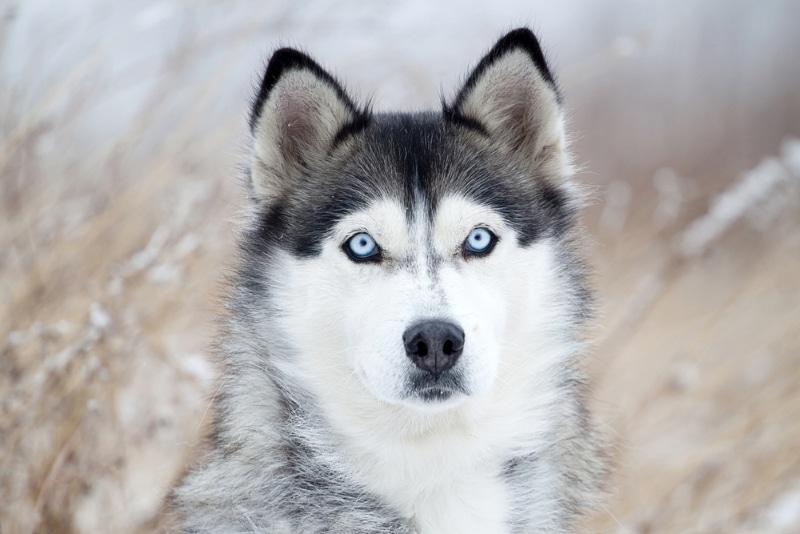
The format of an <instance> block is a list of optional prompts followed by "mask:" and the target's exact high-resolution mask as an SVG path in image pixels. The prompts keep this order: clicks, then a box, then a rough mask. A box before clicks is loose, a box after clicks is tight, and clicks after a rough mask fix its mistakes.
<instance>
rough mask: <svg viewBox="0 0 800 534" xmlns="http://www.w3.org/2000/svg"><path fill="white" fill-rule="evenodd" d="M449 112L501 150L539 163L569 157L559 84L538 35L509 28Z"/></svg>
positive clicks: (446, 111) (560, 162) (560, 165)
mask: <svg viewBox="0 0 800 534" xmlns="http://www.w3.org/2000/svg"><path fill="white" fill-rule="evenodd" d="M444 114H445V117H446V118H448V119H449V120H450V121H451V122H454V123H459V124H462V125H464V126H467V127H471V128H473V129H477V130H480V131H482V132H483V133H485V134H487V135H488V136H489V138H490V139H491V140H492V141H494V142H495V143H497V146H499V147H500V149H501V150H504V151H508V152H512V153H517V154H520V155H521V156H522V157H526V158H531V161H532V163H533V164H535V165H536V166H537V167H538V166H541V165H543V164H544V165H548V166H550V165H557V166H558V167H553V170H554V171H556V170H561V169H563V166H564V164H565V163H566V154H565V139H564V131H563V121H562V117H561V106H560V98H559V95H558V89H557V88H556V85H555V82H554V80H553V77H552V75H551V74H550V71H549V69H548V68H547V63H546V62H545V59H544V55H543V54H542V49H541V48H540V47H539V42H538V41H537V40H536V36H534V35H533V32H531V31H530V30H529V29H527V28H520V29H517V30H514V31H512V32H510V33H508V34H507V35H506V36H504V37H503V38H502V39H500V40H499V41H498V42H497V44H495V45H494V47H493V48H492V49H491V50H490V51H489V53H488V54H486V56H485V57H484V58H483V59H482V60H481V61H480V63H478V66H477V67H475V70H473V71H472V73H471V74H470V76H469V78H467V81H466V83H465V84H464V87H463V88H462V89H461V91H460V92H459V93H458V95H457V96H456V98H455V101H454V103H453V105H452V106H447V105H445V106H444Z"/></svg>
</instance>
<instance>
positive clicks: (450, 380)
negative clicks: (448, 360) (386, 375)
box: [406, 372, 467, 404]
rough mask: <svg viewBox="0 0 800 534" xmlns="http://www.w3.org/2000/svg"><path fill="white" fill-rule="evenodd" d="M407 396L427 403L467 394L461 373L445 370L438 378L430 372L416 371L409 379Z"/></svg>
mask: <svg viewBox="0 0 800 534" xmlns="http://www.w3.org/2000/svg"><path fill="white" fill-rule="evenodd" d="M406 392H407V396H408V397H413V398H417V399H419V400H421V401H423V402H425V403H431V404H435V403H440V402H445V401H448V400H450V399H451V398H452V397H453V396H455V395H457V394H459V393H460V394H464V395H466V394H467V390H466V388H465V387H464V384H463V380H462V378H461V375H460V374H459V373H452V372H445V373H444V374H442V375H441V376H439V377H438V378H434V376H433V375H432V374H430V373H415V374H414V375H412V376H411V377H410V379H409V382H408V386H407V389H406Z"/></svg>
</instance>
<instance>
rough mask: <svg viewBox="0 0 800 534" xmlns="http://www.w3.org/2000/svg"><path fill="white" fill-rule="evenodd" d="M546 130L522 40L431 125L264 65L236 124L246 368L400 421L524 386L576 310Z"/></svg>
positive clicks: (524, 34) (560, 147)
mask: <svg viewBox="0 0 800 534" xmlns="http://www.w3.org/2000/svg"><path fill="white" fill-rule="evenodd" d="M562 124H563V122H562V118H561V111H560V104H559V96H558V92H557V89H556V86H555V83H554V81H553V78H552V76H551V74H550V72H549V70H548V67H547V65H546V63H545V60H544V57H543V55H542V52H541V50H540V48H539V44H538V42H537V40H536V38H535V37H534V35H533V34H532V33H531V32H530V31H529V30H526V29H521V30H515V31H513V32H511V33H509V34H508V35H506V36H505V37H503V38H502V39H501V40H500V41H499V42H498V43H497V44H496V45H495V46H494V47H493V48H492V49H491V51H490V52H489V53H488V54H487V55H486V56H485V57H484V58H483V59H482V60H481V61H480V62H479V64H478V65H477V67H476V68H475V69H474V70H473V71H472V73H471V74H470V76H469V77H468V78H467V81H466V82H465V84H464V86H463V88H462V89H461V90H460V91H459V92H458V94H457V96H456V97H455V98H454V99H453V100H452V102H451V103H446V104H444V105H443V110H442V111H441V112H440V113H423V114H373V113H371V112H370V111H369V110H368V109H365V108H361V107H358V106H357V105H356V104H355V103H354V101H353V100H352V99H351V98H350V96H348V94H347V93H346V92H345V90H344V89H343V88H342V86H341V85H340V84H339V83H338V82H337V81H336V80H335V79H334V78H333V77H332V76H331V75H330V74H328V73H327V72H325V71H324V70H323V69H322V68H321V67H320V66H319V65H317V64H316V63H315V62H314V61H313V60H311V59H310V58H309V57H308V56H306V55H305V54H303V53H301V52H298V51H296V50H293V49H281V50H278V51H277V52H275V54H274V55H273V57H272V59H271V60H270V62H269V64H268V66H267V70H266V74H265V76H264V79H263V83H262V85H261V88H260V91H259V93H258V96H257V98H256V101H255V105H254V107H253V112H252V115H251V129H252V133H253V151H252V159H251V162H250V163H251V165H250V173H251V177H252V195H253V198H254V206H255V209H254V211H255V213H256V221H257V222H256V224H254V225H253V226H252V228H251V229H250V230H249V231H248V234H247V235H246V236H245V239H244V244H245V249H246V257H247V259H248V260H247V262H248V267H247V272H248V274H247V280H248V281H247V283H246V284H245V288H244V289H243V290H242V291H244V292H245V293H246V297H245V300H247V301H248V304H247V306H248V308H249V309H251V310H255V311H253V313H252V315H253V317H256V321H255V324H256V330H257V331H259V332H262V333H264V332H269V335H267V334H264V335H263V336H262V340H263V343H265V344H268V345H271V344H277V345H280V346H281V347H282V349H281V350H276V349H275V348H274V347H271V346H265V347H260V348H259V352H261V353H264V354H272V355H273V357H274V358H275V359H276V360H277V363H276V365H277V366H278V367H279V368H280V369H281V371H282V372H283V373H285V374H287V375H292V376H295V377H296V378H297V381H300V382H301V383H302V384H303V385H304V386H305V387H306V388H308V389H309V390H310V391H311V392H313V393H314V394H315V395H317V396H320V397H323V398H325V399H326V400H331V399H340V398H349V399H350V401H349V402H351V404H352V403H357V402H358V400H359V399H365V398H366V399H371V400H377V401H379V402H383V403H389V404H392V405H398V406H401V407H408V408H410V409H411V410H425V411H431V410H434V411H441V410H447V409H449V408H451V407H454V406H457V405H459V404H460V403H462V402H464V401H465V400H466V399H470V398H478V397H481V396H486V395H491V394H492V391H495V390H497V389H498V388H503V387H511V386H510V384H512V383H515V382H518V381H519V380H521V378H520V377H528V378H530V377H535V375H536V373H537V372H540V371H541V370H542V369H543V368H544V367H545V366H546V365H548V362H547V361H546V359H547V357H546V356H545V355H544V354H543V353H542V354H540V348H541V347H543V346H545V344H546V343H547V341H548V340H549V339H551V338H552V337H553V336H554V335H556V334H557V333H558V332H563V331H564V329H565V326H564V325H565V324H567V323H569V322H570V321H573V320H574V318H575V317H577V316H578V315H579V314H580V312H581V310H580V307H581V301H582V299H584V297H585V294H580V291H577V292H576V290H575V289H570V288H572V287H574V284H573V285H570V284H567V283H566V281H565V276H566V275H565V274H564V269H562V267H563V265H564V262H565V261H571V260H570V259H569V254H568V253H567V252H565V250H567V249H566V248H565V247H564V246H563V245H564V243H566V242H567V241H568V239H569V237H568V236H569V234H570V228H571V226H572V224H573V218H574V212H575V210H576V208H577V202H576V200H575V199H576V196H575V194H574V190H573V185H572V182H571V181H570V180H569V175H570V173H571V172H570V166H569V159H568V156H567V153H566V150H565V138H564V133H563V125H562ZM248 284H249V285H248ZM254 301H255V302H254ZM277 354H280V355H281V356H277ZM284 355H287V356H284Z"/></svg>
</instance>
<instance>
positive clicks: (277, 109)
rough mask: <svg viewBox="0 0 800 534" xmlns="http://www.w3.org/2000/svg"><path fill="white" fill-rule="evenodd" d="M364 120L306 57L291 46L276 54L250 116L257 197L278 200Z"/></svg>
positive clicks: (363, 113)
mask: <svg viewBox="0 0 800 534" xmlns="http://www.w3.org/2000/svg"><path fill="white" fill-rule="evenodd" d="M368 121H369V113H368V112H367V111H362V110H359V109H358V108H356V106H355V105H354V104H353V102H352V100H350V98H349V97H348V96H347V94H346V93H345V91H344V89H342V87H341V85H339V83H338V82H337V81H336V80H335V79H334V78H333V77H332V76H331V75H330V74H328V73H327V72H325V70H323V69H322V67H320V66H319V65H317V63H315V62H314V61H313V60H312V59H311V58H310V57H308V56H307V55H305V54H303V53H302V52H298V51H297V50H294V49H291V48H281V49H280V50H278V51H276V52H275V53H274V54H273V55H272V58H271V59H270V61H269V64H268V65H267V70H266V73H265V74H264V79H263V81H262V82H261V88H260V90H259V92H258V95H257V97H256V100H255V102H254V104H253V110H252V113H251V115H250V130H251V132H252V134H253V138H254V146H253V157H252V165H251V174H252V183H253V189H254V192H255V194H256V196H257V198H258V199H259V200H269V199H272V198H275V197H277V196H280V195H281V194H282V193H283V192H284V191H285V189H286V188H287V187H288V186H289V184H290V183H291V181H292V180H294V179H297V178H298V177H300V176H302V174H303V173H304V172H306V171H310V170H313V169H315V168H318V166H319V165H320V164H322V163H323V162H324V160H325V159H326V158H327V157H329V156H330V153H331V151H332V150H333V148H334V147H335V146H336V145H337V144H338V143H339V141H341V140H343V139H344V138H345V137H346V136H347V135H348V134H352V133H354V132H356V131H359V130H361V129H363V128H364V127H365V126H366V125H367V123H368Z"/></svg>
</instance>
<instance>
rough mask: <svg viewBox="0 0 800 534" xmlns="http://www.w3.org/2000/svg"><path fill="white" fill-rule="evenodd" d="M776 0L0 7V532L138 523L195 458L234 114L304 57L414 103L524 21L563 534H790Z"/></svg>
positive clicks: (792, 73) (794, 395)
mask: <svg viewBox="0 0 800 534" xmlns="http://www.w3.org/2000/svg"><path fill="white" fill-rule="evenodd" d="M798 20H800V2H796V1H783V2H782V1H778V0H769V1H761V2H756V1H735V0H686V1H681V2H667V1H662V2H644V1H641V0H624V1H610V2H592V1H590V0H564V1H561V2H545V1H530V0H525V1H523V0H516V1H512V0H493V1H492V2H490V3H487V2H477V1H456V0H446V1H440V2H436V3H433V2H426V1H424V0H408V1H405V2H369V3H368V2H355V1H351V0H339V1H333V0H306V1H295V2H288V1H258V2H257V1H253V0H236V1H221V0H197V1H188V0H171V1H169V0H161V1H151V0H137V1H133V0H122V1H115V2H110V1H100V0H80V1H78V0H62V1H60V2H52V1H49V0H25V1H24V2H23V1H21V0H20V1H15V0H2V1H0V532H2V533H3V534H16V533H30V532H58V533H67V532H80V533H94V532H115V533H146V532H159V531H165V530H167V529H168V528H169V526H168V518H167V517H166V515H165V513H164V509H163V507H162V499H163V497H164V496H165V495H166V494H167V493H168V492H169V490H170V488H171V487H172V486H173V485H174V484H175V482H176V481H177V480H179V478H180V476H181V474H182V473H183V471H184V468H185V466H186V465H188V464H189V463H190V462H191V461H192V460H193V458H196V455H197V454H198V453H199V449H198V444H199V443H200V441H201V438H202V436H203V433H204V431H205V424H206V422H207V421H206V419H207V417H206V416H207V406H208V403H207V398H208V397H209V396H210V395H212V394H213V393H214V367H213V365H212V363H211V362H210V360H209V358H208V355H209V350H208V345H209V341H210V340H211V338H212V336H213V332H214V327H213V321H214V317H215V314H216V312H217V309H218V307H219V296H220V293H221V287H220V280H221V278H222V276H223V274H224V273H225V272H226V269H227V267H226V266H230V261H231V256H232V254H233V253H234V249H233V246H232V245H233V237H234V235H235V228H236V224H237V222H236V221H237V220H238V217H239V215H238V214H239V212H240V210H241V208H242V207H243V206H244V205H245V196H244V189H243V187H241V184H240V183H239V181H240V172H239V168H240V167H239V166H240V165H241V163H242V162H243V156H244V154H245V150H246V147H247V142H248V141H247V128H246V116H247V111H248V107H249V99H250V98H251V96H252V95H253V94H254V93H253V92H254V87H255V86H256V84H257V83H258V81H259V76H260V74H261V69H262V68H263V65H264V62H265V60H266V59H267V58H268V56H269V53H270V52H271V51H272V50H273V49H274V48H276V47H277V46H279V45H295V46H301V47H302V48H303V49H305V50H307V51H308V52H310V53H311V54H312V55H313V56H314V57H315V58H317V59H318V60H319V61H320V62H321V63H322V64H323V65H324V66H326V67H328V68H330V69H331V70H332V71H333V72H335V73H336V74H337V75H339V77H341V78H342V79H344V80H345V81H346V83H347V85H348V87H349V88H350V89H351V90H352V92H354V93H355V94H357V95H360V96H361V97H362V98H368V97H372V98H373V101H374V103H375V107H376V109H377V110H378V111H380V110H385V109H390V108H402V109H407V110H416V109H426V108H435V107H438V102H439V96H440V94H444V95H445V96H448V97H451V96H452V95H453V94H454V92H455V90H456V87H457V86H458V84H459V83H460V82H461V81H463V78H464V76H465V75H466V73H467V72H468V69H469V68H470V67H471V66H473V65H474V64H475V62H476V61H477V60H478V59H479V58H480V57H481V55H482V54H483V53H484V52H485V51H486V50H487V49H488V48H489V47H490V46H491V45H492V44H493V42H494V40H495V39H496V38H498V37H499V36H500V35H501V34H502V33H503V32H504V31H506V30H508V29H511V28H513V27H516V26H518V25H530V26H531V27H532V28H533V29H534V30H535V32H536V33H537V34H538V36H539V37H540V39H541V41H542V43H543V45H544V48H545V51H546V54H547V56H548V58H549V60H550V62H551V64H552V67H553V70H554V71H555V72H556V73H557V77H558V79H559V81H560V84H561V86H562V88H563V93H564V96H565V103H566V106H567V109H568V110H569V118H570V130H571V132H572V134H573V149H574V152H575V155H576V160H577V162H578V163H579V164H580V165H581V166H582V168H583V171H582V172H581V173H580V174H579V175H578V179H579V180H580V181H581V182H583V183H585V184H587V186H588V187H589V188H590V190H591V192H592V198H593V204H592V206H591V207H590V208H589V209H588V210H587V211H586V213H585V218H584V220H585V224H586V226H587V227H588V228H589V231H590V233H591V235H592V238H593V247H592V250H591V254H592V262H593V264H594V266H595V270H596V276H595V283H596V287H597V290H598V294H599V297H600V299H601V309H602V315H601V318H600V321H599V325H598V327H597V328H596V329H595V330H594V331H593V332H592V338H593V342H594V343H593V345H594V347H595V349H594V350H593V352H592V353H591V355H590V359H589V362H588V370H589V372H590V373H591V375H592V377H593V380H594V383H595V389H594V392H593V409H594V412H595V413H596V415H597V418H598V419H599V421H600V424H601V425H602V427H603V429H604V431H605V432H606V434H607V435H608V436H609V437H610V439H611V440H612V441H613V444H614V457H615V463H616V469H615V471H616V472H615V475H614V478H613V481H612V486H611V487H612V492H611V495H610V497H609V500H608V503H607V506H606V508H605V509H604V510H600V511H599V513H598V514H597V515H596V516H595V517H594V518H592V519H591V520H590V521H587V523H586V524H585V525H584V529H585V531H587V532H599V533H606V532H607V533H676V532H724V533H729V532H754V533H755V532H766V533H790V532H800V393H798V386H797V384H798V383H800V60H798V57H799V56H800V31H798V26H797V21H798Z"/></svg>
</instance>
